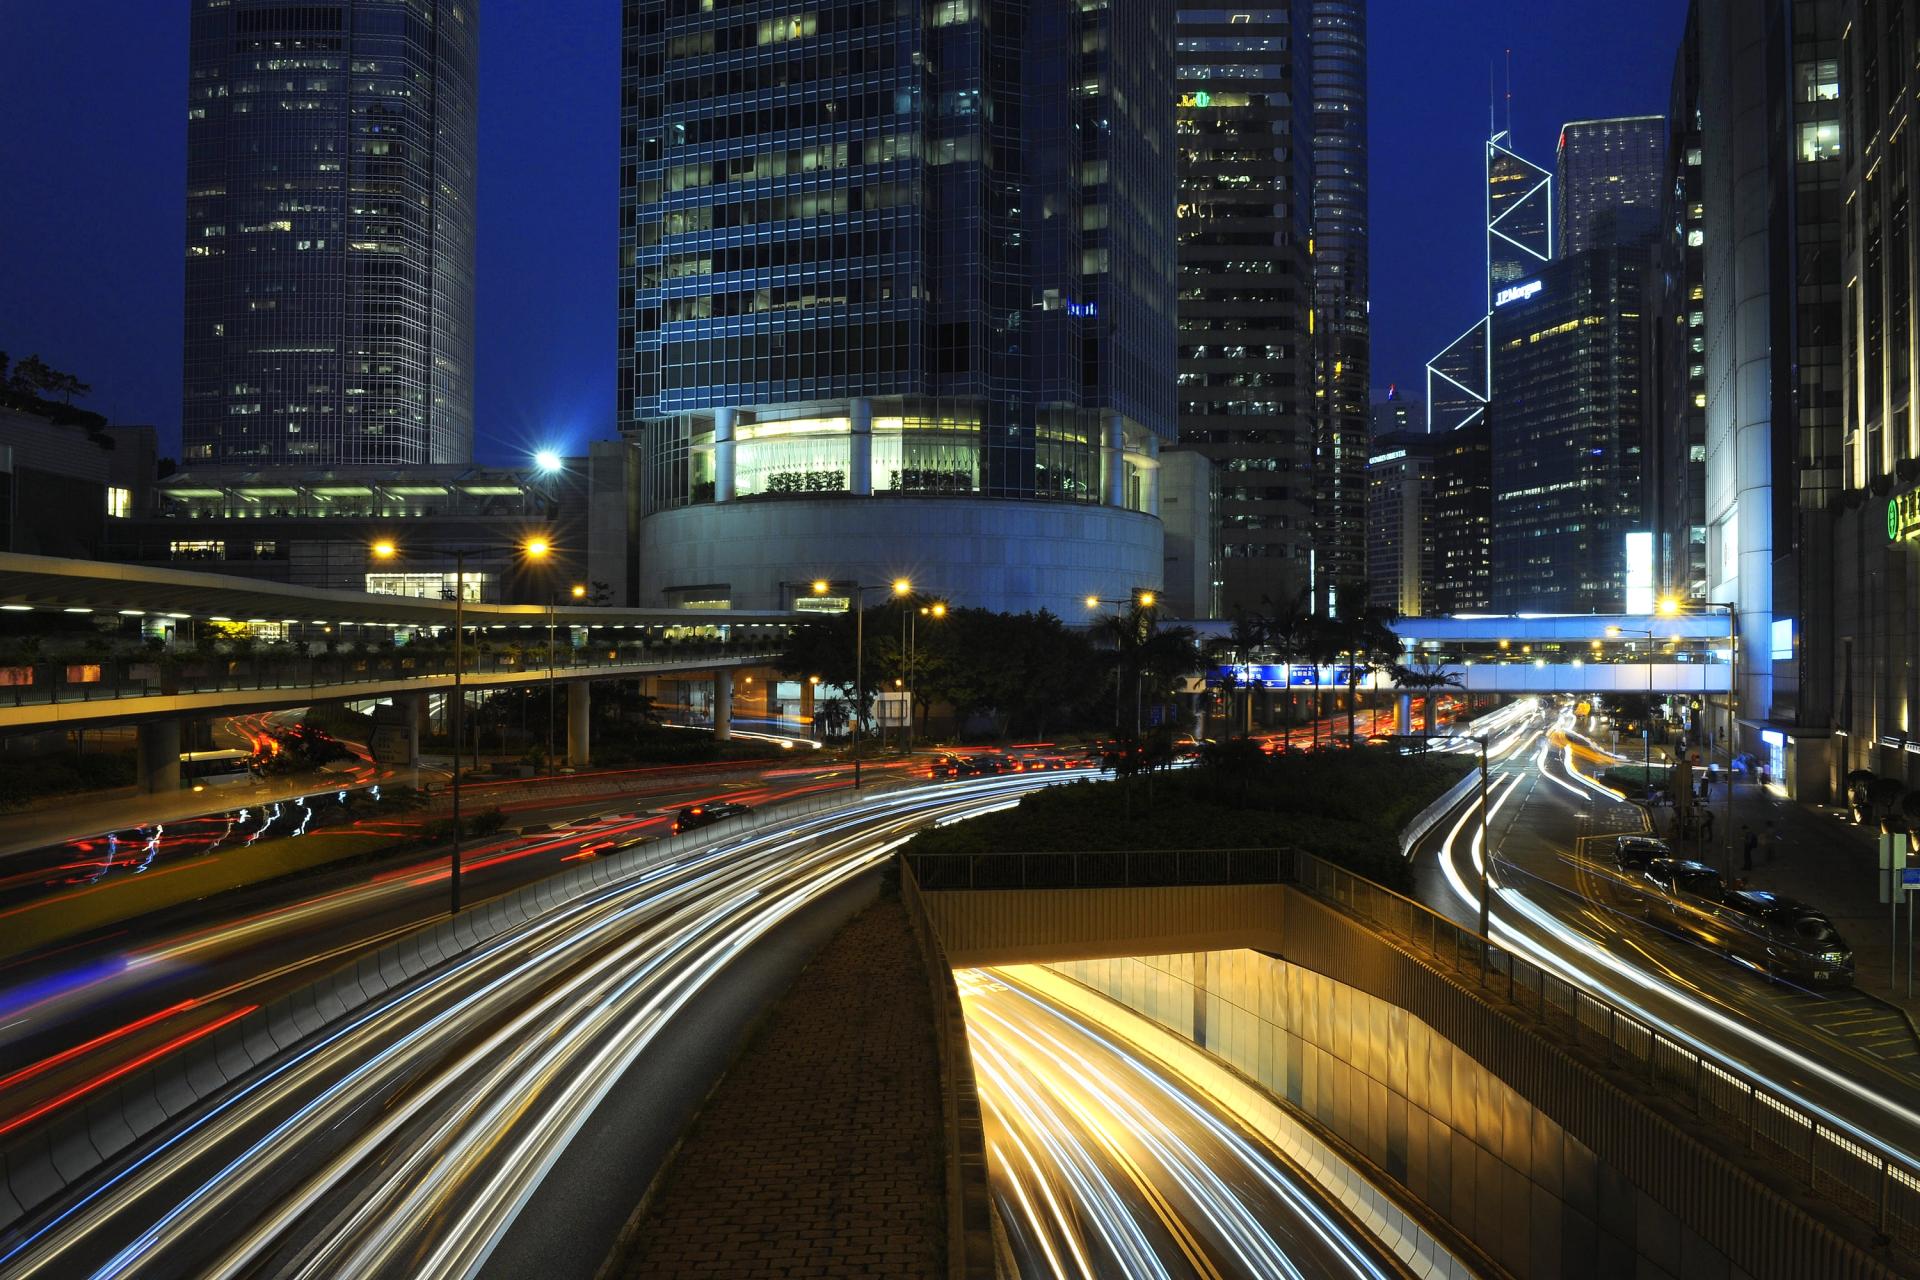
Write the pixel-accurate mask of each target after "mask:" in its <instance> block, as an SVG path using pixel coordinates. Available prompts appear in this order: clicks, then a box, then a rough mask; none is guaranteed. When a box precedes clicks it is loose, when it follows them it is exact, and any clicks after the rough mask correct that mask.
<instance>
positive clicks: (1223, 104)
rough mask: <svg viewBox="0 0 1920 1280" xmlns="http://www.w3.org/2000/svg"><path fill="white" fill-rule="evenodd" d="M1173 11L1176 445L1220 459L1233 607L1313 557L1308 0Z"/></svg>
mask: <svg viewBox="0 0 1920 1280" xmlns="http://www.w3.org/2000/svg"><path fill="white" fill-rule="evenodd" d="M1242 18H1244V19H1247V20H1246V21H1240V20H1239V19H1242ZM1176 20H1177V25H1176V28H1175V31H1176V48H1175V57H1176V59H1177V62H1178V77H1179V82H1178V95H1179V96H1178V108H1177V113H1176V124H1175V128H1176V131H1177V132H1176V139H1177V155H1178V159H1177V166H1178V169H1177V171H1178V179H1179V193H1178V199H1179V206H1178V221H1177V226H1178V236H1179V248H1178V254H1179V271H1180V299H1179V324H1180V338H1179V343H1180V346H1179V366H1178V378H1179V430H1180V447H1181V448H1182V449H1190V450H1193V451H1195V452H1197V453H1200V454H1201V455H1203V456H1205V457H1206V458H1207V459H1209V461H1211V462H1212V464H1213V466H1214V467H1215V469H1216V470H1217V471H1218V472H1219V493H1220V511H1219V517H1218V518H1219V524H1220V539H1221V542H1220V566H1221V605H1222V607H1223V608H1224V609H1225V610H1226V611H1227V612H1228V613H1234V612H1243V611H1252V610H1257V609H1260V608H1262V607H1264V606H1263V601H1281V600H1286V601H1291V600H1293V599H1295V598H1296V597H1298V596H1299V595H1300V594H1301V593H1302V592H1304V591H1307V590H1308V589H1309V588H1310V587H1311V586H1312V585H1313V581H1314V570H1315V567H1316V565H1315V560H1314V549H1315V523H1316V519H1317V517H1318V514H1319V508H1318V507H1317V505H1316V496H1315V487H1316V479H1317V471H1316V464H1317V453H1316V450H1317V448H1318V445H1319V444H1320V439H1319V433H1320V429H1321V426H1320V419H1319V416H1318V409H1317V405H1316V399H1315V374H1316V364H1315V352H1314V349H1313V346H1312V337H1311V335H1310V334H1309V332H1308V312H1309V311H1310V310H1311V308H1312V307H1313V305H1314V300H1313V295H1314V274H1313V273H1314V263H1313V258H1312V256H1311V254H1310V252H1309V242H1310V240H1311V237H1312V231H1311V228H1312V226H1313V214H1314V209H1313V184H1314V167H1313V147H1312V141H1313V139H1312V128H1313V121H1312V118H1311V116H1310V113H1309V112H1308V111H1307V110H1306V107H1305V104H1306V102H1307V101H1308V98H1309V95H1310V92H1311V87H1312V75H1313V66H1312V62H1311V49H1312V30H1311V22H1310V14H1309V6H1308V4H1306V3H1305V2H1304V0H1302V2H1301V3H1296V4H1293V5H1291V6H1284V7H1280V8H1267V9H1261V10H1258V11H1256V12H1251V13H1241V12H1237V11H1236V12H1235V13H1228V12H1226V11H1224V10H1221V9H1219V8H1217V7H1215V8H1209V7H1203V6H1200V5H1197V4H1187V3H1184V0H1183V2H1182V3H1181V4H1180V5H1179V6H1178V7H1177V10H1176Z"/></svg>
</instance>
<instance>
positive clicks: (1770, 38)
mask: <svg viewBox="0 0 1920 1280" xmlns="http://www.w3.org/2000/svg"><path fill="white" fill-rule="evenodd" d="M1841 8H1842V6H1841V3H1840V0H1794V2H1793V3H1789V2H1788V0H1716V2H1715V3H1710V4H1709V3H1703V4H1701V5H1700V7H1699V26H1700V103H1701V151H1702V160H1703V164H1702V192H1701V203H1702V206H1703V209H1704V217H1703V219H1702V222H1701V228H1700V229H1701V236H1702V251H1703V255H1704V257H1703V264H1702V275H1703V280H1704V284H1705V296H1704V298H1703V301H1702V311H1703V320H1704V325H1703V332H1704V336H1705V339H1706V342H1705V346H1706V350H1705V353H1704V354H1705V360H1704V365H1705V369H1704V374H1705V378H1706V389H1707V401H1706V495H1705V499H1706V501H1705V517H1706V519H1705V523H1706V530H1707V542H1706V579H1707V587H1706V595H1707V598H1708V599H1709V600H1714V601H1725V602H1727V603H1730V604H1732V605H1734V606H1736V608H1737V612H1738V620H1739V635H1740V641H1739V659H1740V662H1739V678H1740V688H1739V696H1738V699H1737V702H1736V705H1735V707H1734V711H1735V716H1734V717H1733V718H1734V721H1735V738H1736V739H1737V744H1738V748H1739V749H1740V750H1742V751H1758V750H1760V749H1761V748H1762V747H1763V746H1764V747H1766V748H1768V749H1769V750H1771V748H1772V746H1773V745H1774V743H1775V741H1776V740H1777V742H1778V743H1779V745H1780V747H1781V750H1782V753H1783V758H1782V759H1781V760H1779V761H1778V762H1776V764H1777V766H1778V767H1777V768H1776V769H1775V771H1774V775H1775V776H1776V777H1782V778H1785V777H1789V775H1791V777H1792V778H1793V779H1794V781H1792V782H1791V784H1790V785H1793V786H1795V787H1799V786H1800V785H1801V782H1800V779H1801V778H1802V776H1803V775H1804V777H1805V779H1806V780H1807V781H1808V782H1811V780H1812V779H1813V778H1815V777H1818V778H1819V780H1820V783H1821V786H1822V788H1824V785H1825V782H1826V768H1825V763H1826V762H1825V758H1824V757H1825V755H1826V751H1825V746H1826V743H1825V735H1826V733H1827V732H1828V730H1829V729H1830V727H1831V725H1832V724H1833V707H1834V696H1835V690H1834V688H1833V686H1832V684H1831V683H1830V681H1831V680H1832V679H1833V677H1834V672H1835V669H1836V665H1838V663H1837V659H1838V654H1837V653H1836V652H1835V646H1836V645H1840V644H1842V643H1843V642H1844V637H1840V636H1837V635H1836V634H1835V630H1834V610H1835V600H1834V594H1833V593H1834V590H1835V578H1836V575H1835V574H1834V572H1833V560H1834V556H1833V546H1832V542H1831V537H1832V533H1833V510H1834V505H1835V503H1836V502H1837V501H1838V500H1839V498H1840V496H1841V494H1842V492H1843V459H1844V458H1845V457H1846V456H1847V454H1848V453H1849V452H1850V449H1851V448H1857V447H1858V444H1857V442H1856V441H1855V440H1850V439H1849V432H1850V431H1856V432H1865V431H1867V430H1868V429H1869V428H1870V427H1871V424H1872V423H1873V421H1874V417H1873V412H1874V410H1869V409H1867V408H1866V406H1868V405H1873V406H1874V408H1875V409H1876V410H1877V408H1878V406H1879V405H1880V404H1885V403H1888V402H1887V401H1880V398H1879V395H1878V394H1877V392H1875V393H1873V394H1868V393H1866V392H1865V391H1864V390H1863V388H1862V386H1861V384H1859V383H1857V382H1855V383H1850V382H1849V379H1850V378H1858V377H1860V376H1862V374H1863V373H1864V372H1865V371H1866V369H1868V368H1870V367H1871V361H1870V360H1868V361H1866V362H1865V363H1856V362H1855V357H1858V356H1860V354H1861V352H1871V351H1872V350H1873V349H1874V347H1875V346H1877V345H1878V344H1879V343H1880V342H1882V341H1883V340H1884V338H1885V337H1886V336H1887V335H1886V333H1885V331H1884V330H1882V329H1881V328H1880V327H1879V325H1880V321H1879V318H1878V317H1877V316H1876V312H1878V311H1879V306H1878V302H1877V295H1876V294H1875V293H1874V292H1872V291H1873V290H1876V289H1877V288H1878V287H1879V285H1878V284H1877V283H1874V282H1875V281H1876V280H1877V279H1878V278H1881V263H1882V258H1881V255H1882V254H1887V253H1891V254H1893V255H1894V260H1895V261H1897V260H1898V257H1899V255H1900V254H1903V253H1905V248H1904V244H1905V239H1904V236H1905V233H1904V231H1903V230H1901V229H1900V228H1902V227H1903V226H1904V212H1905V208H1906V202H1905V200H1904V198H1902V199H1901V200H1899V201H1898V203H1897V207H1898V209H1899V210H1900V211H1901V214H1902V219H1901V220H1897V221H1896V222H1894V223H1893V224H1892V225H1891V226H1887V227H1885V232H1886V233H1885V234H1882V224H1877V223H1875V222H1874V221H1873V218H1874V214H1873V209H1874V208H1875V207H1876V205H1877V201H1874V200H1868V201H1867V203H1866V204H1865V205H1864V206H1862V205H1857V204H1856V205H1854V206H1849V205H1848V204H1847V203H1846V199H1845V197H1846V194H1847V192H1846V190H1845V183H1844V176H1845V172H1846V169H1847V165H1848V157H1847V154H1846V150H1845V148H1844V147H1843V144H1842V128H1841V125H1842V120H1841V101H1840V94H1841V86H1842V76H1841V61H1840V50H1841V33H1842V31H1843V29H1844V28H1843V23H1842V16H1841ZM1894 12H1897V10H1890V11H1882V12H1881V13H1880V17H1879V19H1878V20H1879V21H1881V22H1884V21H1886V20H1887V19H1888V18H1890V17H1892V16H1893V13H1894ZM1867 25H1869V26H1872V25H1873V24H1871V23H1870V24H1867ZM1898 43H1899V42H1898V41H1897V40H1892V39H1889V40H1888V43H1887V47H1889V48H1892V47H1895V46H1896V45H1898ZM1855 47H1856V48H1857V49H1858V50H1859V51H1860V53H1861V55H1862V57H1863V59H1864V58H1870V57H1871V56H1872V53H1873V51H1875V50H1877V48H1878V47H1879V44H1878V39H1877V38H1876V39H1875V40H1872V41H1867V42H1865V43H1860V42H1858V41H1856V43H1855ZM1888 61H1889V62H1891V61H1892V59H1891V58H1889V59H1888ZM1860 65H1861V66H1862V68H1863V70H1862V73H1861V80H1860V83H1859V84H1858V85H1857V86H1856V87H1857V89H1858V91H1859V92H1860V93H1861V94H1862V95H1863V97H1865V98H1867V99H1869V100H1876V99H1874V94H1875V93H1876V92H1877V90H1876V89H1874V88H1871V87H1869V86H1868V84H1867V77H1866V75H1865V71H1864V68H1865V67H1866V65H1867V64H1866V62H1865V61H1863V62H1862V63H1861V64H1860ZM1889 74H1891V71H1889ZM1900 101H1904V99H1900ZM1869 114H1870V113H1869ZM1900 118H1902V117H1899V116H1897V115H1896V116H1895V117H1893V119H1894V120H1895V123H1894V124H1893V125H1891V126H1887V127H1888V129H1889V132H1890V133H1891V134H1893V135H1898V134H1899V133H1900V132H1902V131H1901V129H1900V127H1899V125H1898V120H1899V119H1900ZM1878 123H1880V122H1878V121H1869V120H1867V119H1865V118H1863V119H1862V120H1861V121H1860V122H1859V127H1860V128H1861V129H1862V130H1871V129H1873V128H1874V127H1875V125H1876V124H1878ZM1864 142H1865V138H1864V136H1862V144H1863V145H1864ZM1864 154H1865V153H1860V155H1864ZM1856 158H1858V157H1856ZM1862 163H1863V164H1867V162H1866V161H1864V160H1862ZM1868 168H1869V170H1870V168H1871V166H1870V165H1869V166H1868ZM1900 172H1901V171H1900V170H1898V169H1891V170H1885V171H1882V177H1883V178H1884V180H1885V181H1887V182H1889V183H1893V182H1896V181H1898V175H1899V173H1900ZM1864 181H1865V182H1867V183H1868V184H1869V186H1870V185H1871V183H1872V182H1873V181H1874V179H1872V178H1866V179H1864ZM1880 207H1881V208H1883V209H1884V208H1885V206H1880ZM1856 212H1857V215H1858V216H1859V219H1860V220H1859V221H1858V222H1855V223H1854V224H1853V226H1854V231H1855V233H1856V235H1864V236H1865V239H1863V240H1859V241H1856V242H1855V244H1853V245H1849V244H1847V242H1846V241H1845V238H1844V236H1843V228H1844V227H1845V225H1846V222H1847V220H1848V218H1849V217H1851V216H1854V215H1855V213H1856ZM1855 248H1857V249H1858V250H1859V258H1858V260H1857V267H1858V270H1859V272H1860V276H1859V281H1858V283H1857V284H1849V274H1848V270H1847V268H1846V266H1845V265H1844V256H1845V255H1846V254H1848V253H1851V252H1852V251H1853V250H1854V249H1855ZM1901 270H1902V271H1904V270H1905V268H1904V267H1903V268H1901ZM1849 290H1853V292H1852V293H1851V295H1850V294H1849ZM1843 299H1848V300H1850V301H1852V302H1853V303H1854V305H1856V306H1858V307H1860V308H1861V315H1857V316H1856V317H1855V319H1856V324H1855V327H1854V328H1853V329H1852V331H1851V333H1850V334H1849V335H1848V340H1849V341H1851V342H1853V343H1854V344H1856V346H1857V350H1855V351H1854V352H1853V353H1851V354H1850V355H1846V356H1843V350H1844V348H1843V345H1842V324H1843V321H1842V314H1843V310H1844V307H1843ZM1862 316H1864V317H1867V318H1865V319H1863V318H1862ZM1894 363H1895V365H1896V366H1897V368H1896V369H1894V370H1890V371H1889V377H1904V376H1905V375H1904V370H1905V369H1906V359H1905V357H1902V358H1901V359H1900V360H1898V361H1896V362H1894ZM1867 385H1868V386H1871V383H1870V382H1869V383H1868V384H1867ZM1899 385H1900V384H1898V383H1895V384H1894V388H1893V389H1894V392H1895V394H1894V396H1893V397H1890V398H1889V399H1890V402H1891V403H1892V404H1893V405H1898V404H1899V403H1900V400H1899V398H1898V396H1899V395H1900V394H1901V393H1900V392H1899V390H1898V388H1899ZM1850 390H1851V393H1852V396H1853V397H1855V398H1852V399H1851V400H1850V399H1849V391H1850ZM1876 402H1877V403H1876ZM1851 406H1860V408H1858V409H1856V408H1853V407H1851ZM1850 413H1852V414H1857V416H1856V417H1854V418H1853V419H1852V420H1851V421H1849V419H1848V417H1847V416H1846V415H1848V414H1850ZM1861 438H1862V439H1863V438H1864V437H1861ZM1857 456H1858V455H1856V458H1857ZM1896 456H1897V455H1896ZM1777 624H1785V625H1784V626H1780V625H1777ZM1720 710H1721V709H1719V708H1716V709H1715V714H1716V716H1717V715H1718V714H1719V712H1720ZM1765 734H1773V735H1774V737H1773V738H1767V737H1764V736H1762V735H1765ZM1788 737H1793V738H1794V739H1796V743H1797V745H1796V748H1795V759H1796V760H1797V761H1798V763H1797V764H1796V763H1791V762H1789V761H1788V760H1787V759H1785V758H1784V756H1785V754H1786V751H1785V748H1786V740H1787V738H1788ZM1802 794H1806V795H1807V796H1808V798H1815V799H1817V798H1819V795H1820V794H1821V793H1820V791H1818V790H1812V789H1809V790H1807V791H1804V792H1802Z"/></svg>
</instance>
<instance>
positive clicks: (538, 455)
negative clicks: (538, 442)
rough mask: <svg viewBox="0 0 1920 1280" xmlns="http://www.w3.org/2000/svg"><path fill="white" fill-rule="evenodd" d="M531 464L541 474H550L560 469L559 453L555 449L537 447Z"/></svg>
mask: <svg viewBox="0 0 1920 1280" xmlns="http://www.w3.org/2000/svg"><path fill="white" fill-rule="evenodd" d="M533 465H534V466H536V467H538V468H539V469H540V472H541V474H543V475H552V474H553V473H554V472H556V471H558V470H559V469H560V453H559V451H558V450H555V449H539V450H536V451H535V452H534V455H533Z"/></svg>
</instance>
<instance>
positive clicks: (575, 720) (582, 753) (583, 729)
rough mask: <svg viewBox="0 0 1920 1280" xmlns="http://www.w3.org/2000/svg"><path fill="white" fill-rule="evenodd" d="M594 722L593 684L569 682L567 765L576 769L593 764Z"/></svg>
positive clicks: (580, 681)
mask: <svg viewBox="0 0 1920 1280" xmlns="http://www.w3.org/2000/svg"><path fill="white" fill-rule="evenodd" d="M592 720H593V682H592V681H591V680H569V681H567V763H568V764H570V765H572V766H573V767H574V768H576V769H584V768H586V767H587V766H588V765H589V764H592V763H593V751H592V742H591V740H590V737H589V735H590V733H591V726H592Z"/></svg>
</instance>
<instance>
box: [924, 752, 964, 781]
mask: <svg viewBox="0 0 1920 1280" xmlns="http://www.w3.org/2000/svg"><path fill="white" fill-rule="evenodd" d="M927 776H928V777H929V778H957V777H959V776H960V757H959V756H935V757H934V759H933V762H932V763H931V764H929V765H928V766H927Z"/></svg>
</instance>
